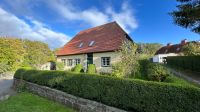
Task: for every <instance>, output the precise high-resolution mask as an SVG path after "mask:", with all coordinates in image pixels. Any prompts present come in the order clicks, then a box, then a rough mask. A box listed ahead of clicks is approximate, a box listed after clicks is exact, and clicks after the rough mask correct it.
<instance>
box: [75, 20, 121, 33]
mask: <svg viewBox="0 0 200 112" xmlns="http://www.w3.org/2000/svg"><path fill="white" fill-rule="evenodd" d="M113 23H116V24H117V22H116V21H112V22H109V23H105V24H103V25H99V26H95V27H92V28H88V29H85V30H81V31H80V32H79V33H78V34H81V33H82V32H85V31H88V30H92V29H96V28H99V27H103V26H106V25H108V24H113Z"/></svg>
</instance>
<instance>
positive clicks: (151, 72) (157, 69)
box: [147, 63, 169, 82]
mask: <svg viewBox="0 0 200 112" xmlns="http://www.w3.org/2000/svg"><path fill="white" fill-rule="evenodd" d="M147 74H148V78H149V80H152V81H159V82H163V81H164V80H165V79H166V77H167V76H169V72H168V70H167V69H166V68H165V67H163V66H161V65H160V64H157V63H151V64H149V65H148V70H147Z"/></svg>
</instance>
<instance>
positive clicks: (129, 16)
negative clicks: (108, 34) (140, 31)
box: [47, 0, 138, 33]
mask: <svg viewBox="0 0 200 112" xmlns="http://www.w3.org/2000/svg"><path fill="white" fill-rule="evenodd" d="M47 4H49V6H50V7H51V8H52V9H53V10H55V11H57V13H58V14H60V15H61V16H62V17H64V18H65V19H67V20H73V21H74V20H79V21H84V22H86V23H89V24H90V25H91V26H97V25H101V24H105V23H107V22H110V21H117V22H118V23H119V24H120V26H121V27H122V28H123V29H124V30H125V31H127V32H128V33H129V32H130V31H131V30H134V29H136V28H137V27H138V23H137V21H136V18H135V16H134V15H133V9H131V8H130V7H129V5H128V3H127V2H124V3H123V4H122V6H121V8H120V11H119V12H116V11H115V10H113V8H111V7H107V8H106V10H105V11H100V10H98V9H96V8H90V9H85V10H78V8H76V7H75V6H73V5H72V4H70V3H69V2H68V1H67V2H64V1H61V0H54V1H51V2H50V1H48V2H47Z"/></svg>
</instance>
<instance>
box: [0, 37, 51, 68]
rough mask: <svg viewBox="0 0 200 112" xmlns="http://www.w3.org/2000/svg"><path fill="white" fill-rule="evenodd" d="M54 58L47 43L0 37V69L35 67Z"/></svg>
mask: <svg viewBox="0 0 200 112" xmlns="http://www.w3.org/2000/svg"><path fill="white" fill-rule="evenodd" d="M52 60H54V55H53V53H52V51H51V50H50V49H49V47H48V45H47V44H45V43H42V42H39V41H30V40H22V39H16V38H2V37H1V38H0V65H2V66H4V67H2V68H0V69H1V70H0V71H2V72H3V71H4V72H5V71H14V70H16V69H17V68H19V67H23V66H25V67H27V66H28V67H34V68H37V67H39V66H40V65H41V64H44V63H46V62H48V61H52Z"/></svg>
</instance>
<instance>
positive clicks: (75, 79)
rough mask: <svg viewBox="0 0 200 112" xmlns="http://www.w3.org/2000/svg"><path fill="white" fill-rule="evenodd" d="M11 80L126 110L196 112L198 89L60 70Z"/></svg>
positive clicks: (33, 72)
mask: <svg viewBox="0 0 200 112" xmlns="http://www.w3.org/2000/svg"><path fill="white" fill-rule="evenodd" d="M14 77H15V78H18V79H19V78H20V77H22V78H23V79H24V80H26V81H29V82H33V83H37V84H39V85H44V86H49V87H52V88H55V89H58V90H61V91H64V92H66V93H68V94H72V95H75V96H79V97H82V98H86V99H90V100H95V101H98V102H101V103H104V104H107V105H110V106H114V107H118V108H121V109H125V110H128V111H140V112H173V111H176V112H198V111H199V107H200V103H199V101H200V89H199V88H197V87H193V86H181V85H176V84H168V83H160V82H151V81H142V80H136V79H122V78H115V77H109V76H101V75H87V74H84V73H80V74H75V73H70V72H64V71H41V70H24V69H19V70H17V71H16V73H15V76H14Z"/></svg>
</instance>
